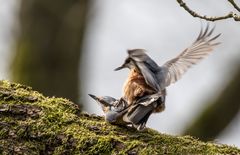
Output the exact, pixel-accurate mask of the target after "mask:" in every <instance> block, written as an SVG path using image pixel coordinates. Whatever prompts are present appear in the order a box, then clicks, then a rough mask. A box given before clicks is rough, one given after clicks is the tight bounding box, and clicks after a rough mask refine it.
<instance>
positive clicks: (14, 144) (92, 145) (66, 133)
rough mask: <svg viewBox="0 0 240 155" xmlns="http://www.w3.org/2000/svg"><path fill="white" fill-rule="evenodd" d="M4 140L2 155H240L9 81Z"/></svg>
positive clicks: (1, 110) (3, 97)
mask: <svg viewBox="0 0 240 155" xmlns="http://www.w3.org/2000/svg"><path fill="white" fill-rule="evenodd" d="M0 136H1V139H0V154H11V153H19V154H20V153H24V154H56V155H58V154H240V150H239V149H238V148H236V147H232V146H227V145H218V144H214V143H210V142H209V143H204V142H201V141H199V140H197V139H195V138H193V137H190V136H183V137H179V136H170V135H166V134H161V133H159V132H157V131H155V130H152V129H147V130H145V131H143V132H139V131H136V130H135V129H133V128H130V127H119V126H114V125H111V124H109V123H106V122H105V121H104V119H103V118H102V117H99V116H95V115H89V114H86V113H81V112H80V110H79V108H78V106H77V105H76V104H74V103H72V102H70V101H69V100H67V99H63V98H55V97H52V98H48V97H44V96H43V95H42V94H40V93H38V92H36V91H33V90H32V89H31V88H30V87H26V86H23V85H20V84H15V83H10V82H7V81H0Z"/></svg>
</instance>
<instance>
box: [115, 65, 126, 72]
mask: <svg viewBox="0 0 240 155" xmlns="http://www.w3.org/2000/svg"><path fill="white" fill-rule="evenodd" d="M123 68H126V66H125V64H123V65H122V66H120V67H118V68H115V69H114V71H118V70H121V69H123Z"/></svg>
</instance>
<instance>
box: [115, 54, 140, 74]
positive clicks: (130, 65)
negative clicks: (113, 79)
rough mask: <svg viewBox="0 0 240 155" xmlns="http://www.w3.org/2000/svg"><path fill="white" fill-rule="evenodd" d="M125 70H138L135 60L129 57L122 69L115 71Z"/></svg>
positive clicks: (118, 68)
mask: <svg viewBox="0 0 240 155" xmlns="http://www.w3.org/2000/svg"><path fill="white" fill-rule="evenodd" d="M123 68H129V69H133V68H136V65H135V63H134V60H133V59H131V58H130V57H127V58H126V59H125V61H124V63H123V64H122V65H121V66H120V67H117V68H115V69H114V71H118V70H121V69H123Z"/></svg>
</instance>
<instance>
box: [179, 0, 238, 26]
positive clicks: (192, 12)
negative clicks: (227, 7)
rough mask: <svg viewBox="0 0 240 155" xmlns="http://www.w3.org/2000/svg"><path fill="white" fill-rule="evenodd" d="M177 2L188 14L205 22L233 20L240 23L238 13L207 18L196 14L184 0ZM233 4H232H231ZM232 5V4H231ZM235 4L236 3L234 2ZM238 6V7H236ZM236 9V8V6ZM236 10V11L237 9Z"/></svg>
mask: <svg viewBox="0 0 240 155" xmlns="http://www.w3.org/2000/svg"><path fill="white" fill-rule="evenodd" d="M228 1H233V0H228ZM177 2H178V3H179V4H180V6H181V7H183V8H184V9H185V10H186V11H187V12H188V13H190V14H191V15H192V16H193V17H198V18H201V19H205V20H208V21H217V20H223V19H228V18H233V19H234V20H235V21H240V16H239V15H237V14H236V13H233V12H229V13H228V14H227V15H224V16H215V17H209V16H206V15H204V16H203V15H200V14H198V13H196V12H195V11H193V10H192V9H190V8H189V7H188V6H187V5H186V3H184V2H183V1H182V0H177ZM230 3H231V2H230ZM231 4H232V3H231ZM233 4H235V3H234V1H233ZM236 6H237V5H236ZM234 7H235V6H234ZM237 8H238V9H239V7H238V6H237ZM237 8H236V9H237Z"/></svg>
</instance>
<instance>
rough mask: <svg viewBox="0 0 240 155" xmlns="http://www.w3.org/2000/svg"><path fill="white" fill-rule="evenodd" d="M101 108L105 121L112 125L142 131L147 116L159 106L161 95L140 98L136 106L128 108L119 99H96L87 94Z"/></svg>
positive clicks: (123, 101)
mask: <svg viewBox="0 0 240 155" xmlns="http://www.w3.org/2000/svg"><path fill="white" fill-rule="evenodd" d="M89 96H90V97H92V98H93V99H94V100H96V101H97V102H98V103H99V104H100V105H101V107H102V110H103V112H104V114H105V120H106V121H107V122H109V123H112V124H118V125H132V126H133V127H134V128H136V129H137V130H143V129H144V128H145V126H146V123H147V120H148V118H149V116H150V115H151V114H152V112H153V110H154V109H155V108H156V107H158V106H160V105H159V103H162V102H159V100H160V99H161V96H162V94H161V93H156V94H152V95H146V96H144V97H142V98H140V99H139V100H138V101H137V102H136V104H134V105H130V106H128V104H127V102H126V101H125V100H124V99H123V98H121V99H120V100H117V99H115V98H112V97H110V96H103V97H96V96H95V95H92V94H89Z"/></svg>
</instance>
